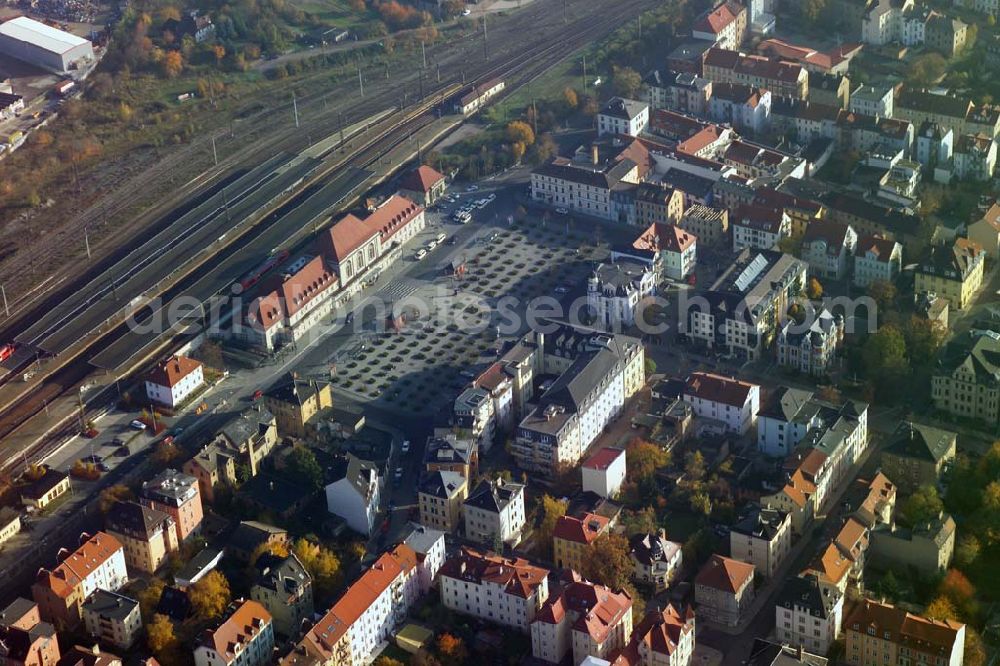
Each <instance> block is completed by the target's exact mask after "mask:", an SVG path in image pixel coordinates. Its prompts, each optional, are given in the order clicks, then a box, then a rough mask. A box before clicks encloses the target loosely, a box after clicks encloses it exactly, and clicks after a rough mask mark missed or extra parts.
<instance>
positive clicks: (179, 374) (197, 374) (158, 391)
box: [146, 356, 205, 409]
mask: <svg viewBox="0 0 1000 666" xmlns="http://www.w3.org/2000/svg"><path fill="white" fill-rule="evenodd" d="M204 384H205V372H204V368H203V367H202V365H201V363H199V362H198V361H196V360H194V359H193V358H188V357H187V356H172V357H170V358H168V359H166V360H164V361H161V362H159V363H157V364H156V367H154V368H153V369H152V370H151V371H150V372H149V374H148V375H146V397H148V398H149V399H150V400H152V401H153V402H155V403H157V404H160V405H164V406H166V407H170V408H171V409H173V408H175V407H178V406H179V405H181V404H182V403H184V401H186V400H187V399H188V397H190V396H191V395H192V394H193V393H194V392H195V391H197V390H198V389H199V388H201V387H202V386H204Z"/></svg>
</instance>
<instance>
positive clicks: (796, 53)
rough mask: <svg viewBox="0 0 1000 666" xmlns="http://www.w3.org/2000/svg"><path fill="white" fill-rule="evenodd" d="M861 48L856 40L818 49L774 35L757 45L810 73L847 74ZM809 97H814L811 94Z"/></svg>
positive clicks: (771, 55) (759, 48) (768, 54)
mask: <svg viewBox="0 0 1000 666" xmlns="http://www.w3.org/2000/svg"><path fill="white" fill-rule="evenodd" d="M861 49H862V45H861V44H858V43H856V42H855V43H847V44H841V45H839V46H836V47H834V48H832V49H830V50H829V51H817V50H816V49H814V48H812V47H809V46H798V45H796V44H790V43H788V42H785V41H783V40H780V39H776V38H773V37H772V38H770V39H765V40H762V41H761V42H760V43H759V44H758V45H757V52H758V53H760V54H761V55H765V56H770V57H772V58H777V59H779V60H785V61H787V62H794V63H798V64H800V65H802V66H803V67H805V68H806V69H807V70H808V71H809V72H810V73H812V72H818V73H821V74H832V75H844V74H847V71H848V69H849V67H850V64H851V60H852V59H853V58H854V56H856V55H857V54H858V53H860V52H861ZM809 98H810V99H812V95H811V94H810V96H809Z"/></svg>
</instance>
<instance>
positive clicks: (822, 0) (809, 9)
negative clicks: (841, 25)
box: [802, 0, 827, 25]
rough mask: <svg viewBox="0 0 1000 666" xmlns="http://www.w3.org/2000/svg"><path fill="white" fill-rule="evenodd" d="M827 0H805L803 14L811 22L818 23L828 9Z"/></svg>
mask: <svg viewBox="0 0 1000 666" xmlns="http://www.w3.org/2000/svg"><path fill="white" fill-rule="evenodd" d="M826 3H827V0H803V2H802V16H803V18H805V20H806V21H808V22H809V23H811V24H813V25H816V24H818V23H819V20H820V18H821V17H822V15H823V12H824V10H825V9H826Z"/></svg>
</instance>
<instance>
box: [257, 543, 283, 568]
mask: <svg viewBox="0 0 1000 666" xmlns="http://www.w3.org/2000/svg"><path fill="white" fill-rule="evenodd" d="M264 555H274V556H275V557H288V546H286V545H285V544H284V543H282V542H280V541H265V542H264V543H260V544H257V547H256V548H254V549H253V552H252V553H250V560H249V561H250V570H251V571H253V570H254V567H256V566H257V560H259V559H260V558H261V557H263V556H264Z"/></svg>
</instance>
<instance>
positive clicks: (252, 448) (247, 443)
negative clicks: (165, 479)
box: [192, 402, 278, 496]
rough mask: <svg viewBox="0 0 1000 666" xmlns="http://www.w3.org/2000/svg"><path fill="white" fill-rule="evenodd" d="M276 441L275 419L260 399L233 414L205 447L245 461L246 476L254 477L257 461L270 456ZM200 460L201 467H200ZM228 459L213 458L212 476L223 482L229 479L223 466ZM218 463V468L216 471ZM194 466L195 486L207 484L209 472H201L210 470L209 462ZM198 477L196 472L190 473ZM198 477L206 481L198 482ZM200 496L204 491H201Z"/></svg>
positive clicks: (276, 420)
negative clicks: (196, 481)
mask: <svg viewBox="0 0 1000 666" xmlns="http://www.w3.org/2000/svg"><path fill="white" fill-rule="evenodd" d="M277 444H278V419H277V417H275V415H274V414H272V413H271V412H270V411H268V410H267V409H265V408H264V407H263V406H262V404H261V403H260V402H258V403H257V404H255V405H254V406H253V407H250V408H249V409H245V410H243V411H242V412H240V413H239V414H234V415H233V416H232V417H231V418H230V419H229V420H228V421H227V422H226V423H225V424H224V425H223V426H222V427H221V428H219V430H218V432H216V434H215V438H214V439H213V440H212V441H211V442H209V444H208V445H207V447H208V448H214V449H216V450H222V451H226V452H228V455H229V456H230V457H232V458H235V460H234V461H233V464H236V461H239V463H242V464H245V465H246V466H247V467H249V468H250V475H251V476H257V473H258V472H259V471H260V467H261V463H262V462H263V461H264V459H265V458H267V457H268V456H269V455H271V452H272V451H273V450H274V447H275V446H276V445H277ZM202 463H204V468H207V469H203V468H202ZM226 465H228V462H227V461H226V460H224V459H219V458H218V457H216V460H215V467H216V476H218V477H219V479H220V480H222V481H224V482H227V483H228V482H230V480H229V479H227V478H226V475H228V473H229V472H228V470H226V468H225V466H226ZM220 466H222V469H221V470H220ZM193 467H195V469H196V471H198V472H199V473H200V474H201V475H202V476H199V478H198V487H199V489H200V488H202V487H203V486H205V485H207V480H211V479H212V476H211V474H208V475H206V474H205V472H206V471H208V469H211V467H212V462H211V461H210V460H208V461H206V460H204V459H202V461H199V463H198V464H197V466H193ZM192 476H198V474H192ZM202 477H205V478H206V482H204V483H203V482H202ZM203 496H204V493H203Z"/></svg>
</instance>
